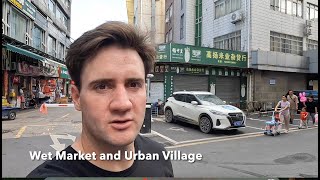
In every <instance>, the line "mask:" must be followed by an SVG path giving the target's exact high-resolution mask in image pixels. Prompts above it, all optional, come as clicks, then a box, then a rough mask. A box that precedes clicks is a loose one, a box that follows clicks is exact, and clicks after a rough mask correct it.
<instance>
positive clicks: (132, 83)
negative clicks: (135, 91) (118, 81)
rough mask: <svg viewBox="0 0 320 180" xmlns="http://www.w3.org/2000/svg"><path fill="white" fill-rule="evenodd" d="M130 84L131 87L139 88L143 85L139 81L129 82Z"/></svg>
mask: <svg viewBox="0 0 320 180" xmlns="http://www.w3.org/2000/svg"><path fill="white" fill-rule="evenodd" d="M129 86H130V87H131V88H138V87H141V83H139V82H131V83H130V84H129Z"/></svg>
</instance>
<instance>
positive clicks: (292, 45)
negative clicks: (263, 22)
mask: <svg viewBox="0 0 320 180" xmlns="http://www.w3.org/2000/svg"><path fill="white" fill-rule="evenodd" d="M302 43H303V41H302V37H297V36H292V35H288V34H280V33H277V32H272V31H271V32H270V51H278V52H283V53H290V54H297V55H301V56H302V53H303V48H302Z"/></svg>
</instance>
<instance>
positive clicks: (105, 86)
mask: <svg viewBox="0 0 320 180" xmlns="http://www.w3.org/2000/svg"><path fill="white" fill-rule="evenodd" d="M95 88H96V89H106V88H107V85H105V84H98V85H96V86H95Z"/></svg>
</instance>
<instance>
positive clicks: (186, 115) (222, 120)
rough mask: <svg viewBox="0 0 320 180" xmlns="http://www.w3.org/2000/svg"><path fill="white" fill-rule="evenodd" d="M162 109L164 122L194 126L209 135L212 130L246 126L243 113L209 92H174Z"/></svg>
mask: <svg viewBox="0 0 320 180" xmlns="http://www.w3.org/2000/svg"><path fill="white" fill-rule="evenodd" d="M164 109H165V120H166V122H174V121H175V120H181V121H184V122H187V123H190V124H195V125H198V126H199V127H200V130H201V131H202V132H204V133H209V132H210V131H211V130H212V129H237V128H243V127H245V126H246V116H245V114H244V113H243V111H241V110H240V109H239V108H237V107H234V106H231V105H226V104H225V103H224V102H223V101H222V100H221V99H220V98H218V97H217V96H215V95H213V94H212V93H209V92H202V91H180V92H175V93H173V96H172V97H169V98H168V99H167V102H166V103H165V106H164Z"/></svg>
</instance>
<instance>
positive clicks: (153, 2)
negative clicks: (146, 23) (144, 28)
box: [151, 0, 156, 45]
mask: <svg viewBox="0 0 320 180" xmlns="http://www.w3.org/2000/svg"><path fill="white" fill-rule="evenodd" d="M155 12H156V0H151V43H152V44H153V45H155V43H156V40H155V39H156V38H155V36H156V13H155Z"/></svg>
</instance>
